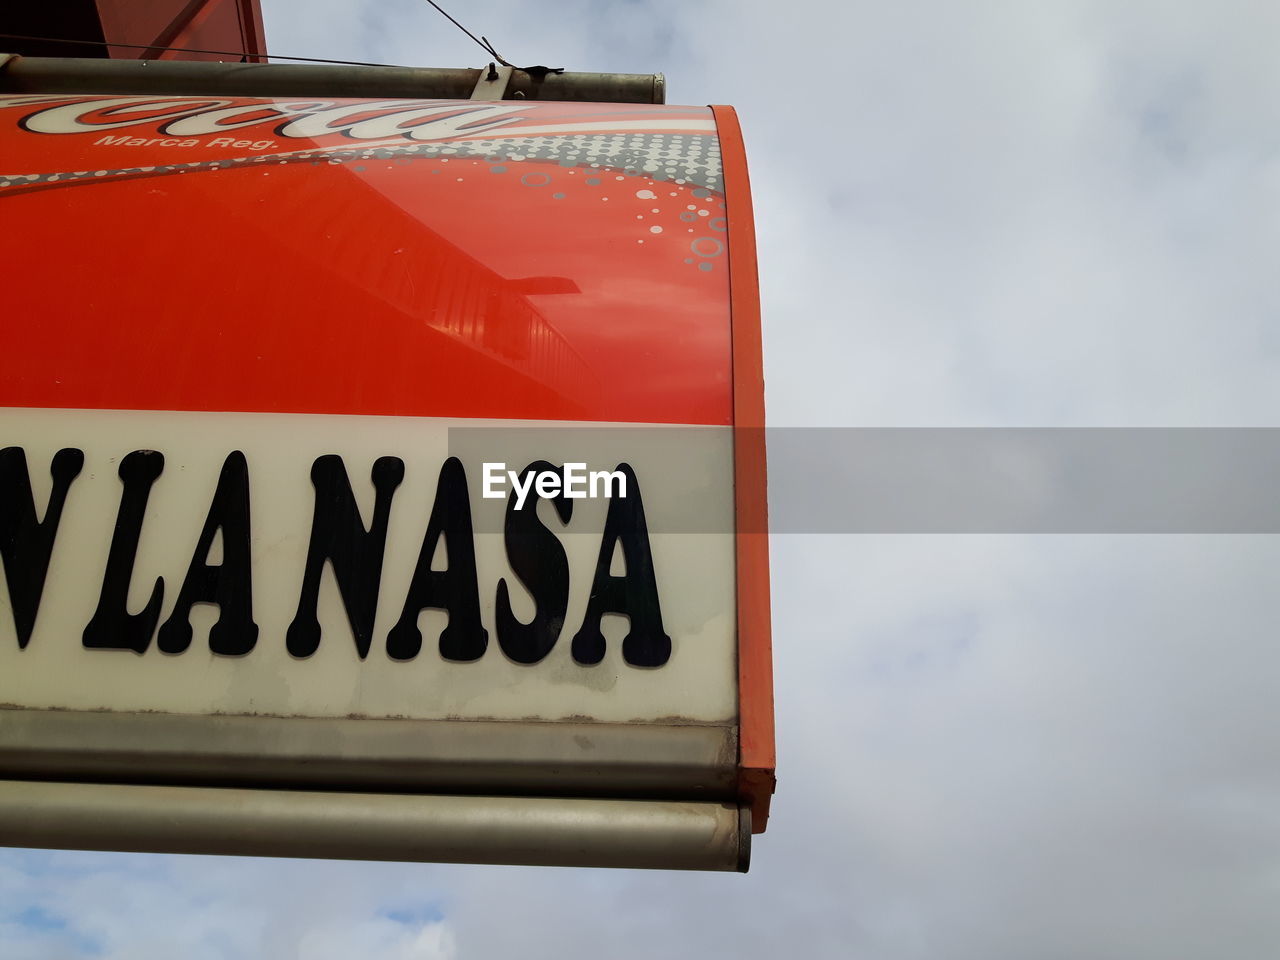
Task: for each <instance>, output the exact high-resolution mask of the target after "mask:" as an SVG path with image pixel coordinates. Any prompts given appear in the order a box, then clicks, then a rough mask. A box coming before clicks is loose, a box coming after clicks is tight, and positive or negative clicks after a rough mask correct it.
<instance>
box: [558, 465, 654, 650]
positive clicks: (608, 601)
mask: <svg viewBox="0 0 1280 960" xmlns="http://www.w3.org/2000/svg"><path fill="white" fill-rule="evenodd" d="M618 469H619V470H620V471H622V473H623V474H624V475H625V476H626V478H627V485H626V491H627V495H626V496H625V497H611V498H610V500H609V513H608V516H606V517H605V521H604V534H603V536H601V538H600V556H599V558H598V559H597V560H596V572H595V577H594V579H593V580H592V582H591V597H590V599H589V600H588V601H587V615H586V617H584V618H583V621H582V626H581V627H580V628H579V629H578V632H577V634H576V635H575V636H574V638H573V648H572V652H573V659H574V660H575V661H577V662H578V663H582V664H588V665H590V664H595V663H599V662H600V661H601V660H602V659H604V648H605V640H604V634H603V633H601V631H600V620H601V618H602V617H603V616H604V615H605V614H606V613H620V614H623V615H624V616H626V617H627V619H628V620H629V621H630V629H629V631H628V633H627V635H626V637H625V638H623V641H622V658H623V659H624V660H625V661H626V662H627V663H629V664H631V665H632V666H635V667H660V666H662V665H663V664H664V663H666V662H667V660H668V659H670V657H671V638H670V637H669V636H667V634H666V631H665V630H664V629H663V627H662V608H661V607H660V606H659V604H658V582H657V579H656V577H655V576H654V572H653V554H652V553H651V551H650V548H649V528H648V524H647V523H646V522H645V518H644V503H643V502H642V501H641V499H640V484H639V482H638V481H637V480H636V474H635V471H634V470H632V469H631V465H630V464H626V463H620V464H618ZM619 541H621V543H622V559H623V560H624V561H625V562H626V565H627V572H626V573H625V574H624V575H623V576H620V577H615V576H613V575H612V574H611V573H610V572H609V566H610V564H611V563H612V562H613V552H614V549H615V547H616V544H617V543H618V542H619Z"/></svg>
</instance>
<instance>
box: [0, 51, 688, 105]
mask: <svg viewBox="0 0 1280 960" xmlns="http://www.w3.org/2000/svg"><path fill="white" fill-rule="evenodd" d="M4 56H8V58H9V59H8V60H7V61H4V60H2V59H0V93H32V94H125V95H128V94H154V95H157V96H159V95H163V96H168V97H174V96H189V95H202V96H209V95H217V96H228V97H380V98H387V99H419V98H425V99H436V100H467V99H471V98H472V96H473V94H474V93H475V92H476V90H477V86H478V85H481V84H483V83H484V82H485V81H486V78H488V77H489V76H490V71H489V69H488V68H485V69H480V70H477V69H458V70H454V69H437V68H428V67H353V66H340V65H332V66H330V65H324V66H319V65H312V64H305V65H304V64H281V63H216V62H209V61H193V60H106V59H91V58H85V59H80V58H75V57H21V56H17V55H5V54H0V58H3V57H4ZM500 69H501V70H502V71H509V74H510V75H509V79H508V82H507V84H506V86H505V88H504V89H503V90H502V92H501V93H500V94H499V96H498V97H496V98H494V97H484V98H482V99H504V100H562V101H563V100H574V101H588V102H596V103H665V102H666V81H665V79H664V78H663V76H662V74H660V73H656V74H653V73H555V72H553V71H545V70H541V69H538V68H532V69H530V70H521V69H518V68H511V67H502V68H500ZM489 82H490V83H493V81H489ZM495 86H496V84H495Z"/></svg>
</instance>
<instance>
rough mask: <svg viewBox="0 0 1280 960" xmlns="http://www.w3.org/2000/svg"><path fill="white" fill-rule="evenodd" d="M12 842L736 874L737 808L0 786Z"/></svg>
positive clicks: (1, 833) (743, 858) (745, 860)
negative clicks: (707, 871) (734, 872)
mask: <svg viewBox="0 0 1280 960" xmlns="http://www.w3.org/2000/svg"><path fill="white" fill-rule="evenodd" d="M0 839H2V840H3V842H4V843H5V844H7V845H10V846H28V847H52V848H59V849H77V850H137V851H141V852H147V853H214V852H216V853H220V854H231V855H243V856H267V857H313V858H324V859H338V860H402V861H435V862H445V863H516V864H533V865H542V866H576V867H632V868H657V869H664V870H730V871H734V870H736V871H738V872H740V873H745V872H746V870H747V866H748V864H749V861H750V854H751V822H750V814H749V813H748V812H747V811H746V810H745V809H742V808H739V807H738V806H737V805H736V804H728V803H678V802H660V801H645V800H583V799H548V798H537V797H535V798H527V797H458V796H414V795H408V794H377V793H330V792H320V791H304V790H242V789H227V788H221V789H219V788H205V787H201V788H193V787H164V786H136V785H120V784H100V783H50V782H47V781H40V782H32V781H16V780H3V781H0Z"/></svg>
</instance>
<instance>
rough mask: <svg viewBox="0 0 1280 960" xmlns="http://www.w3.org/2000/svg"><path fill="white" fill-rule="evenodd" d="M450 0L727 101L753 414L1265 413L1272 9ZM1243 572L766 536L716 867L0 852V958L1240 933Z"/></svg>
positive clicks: (1246, 763) (712, 951)
mask: <svg viewBox="0 0 1280 960" xmlns="http://www.w3.org/2000/svg"><path fill="white" fill-rule="evenodd" d="M263 6H264V9H265V13H266V27H267V37H268V43H269V46H270V48H271V49H272V50H274V51H276V52H278V53H283V54H298V55H304V56H313V57H335V58H349V59H357V60H372V61H378V62H390V63H401V64H419V65H429V66H478V65H479V64H480V62H481V60H482V57H483V55H482V54H481V53H480V51H479V50H477V49H476V48H475V47H473V46H472V45H471V43H470V41H469V40H467V39H466V38H465V37H464V36H462V35H461V34H460V33H458V32H457V31H456V30H454V28H453V27H451V26H449V25H448V24H447V23H445V22H444V21H443V20H442V19H441V18H440V17H439V16H438V15H437V14H436V13H435V12H434V11H432V10H431V9H430V7H428V6H427V5H426V4H425V3H423V2H421V0H323V2H315V0H263ZM456 6H457V9H456V10H454V11H453V12H454V13H455V15H457V16H459V17H460V18H461V19H463V21H464V22H465V23H467V24H468V25H469V26H471V27H472V29H474V30H475V31H476V32H477V33H480V32H483V33H485V34H486V35H487V36H489V37H490V39H492V40H493V41H494V42H495V44H496V45H497V47H498V48H499V50H501V51H502V52H503V54H504V55H505V56H506V57H507V58H508V59H510V60H512V61H513V62H517V63H522V64H524V63H529V64H532V63H545V64H550V65H553V66H561V65H563V66H565V67H568V68H569V69H572V70H586V71H593V70H608V71H622V72H653V71H662V72H664V73H665V74H666V75H667V79H668V84H669V88H668V89H669V91H670V93H669V99H670V100H671V101H672V102H677V103H698V104H703V103H729V104H733V105H735V106H736V107H737V108H738V110H739V113H740V116H741V118H742V122H743V126H744V128H745V133H746V137H747V145H748V151H749V157H750V161H751V170H752V176H753V181H754V194H755V200H756V211H757V220H758V231H759V238H760V266H761V282H762V287H763V296H764V325H765V360H766V374H767V381H768V408H769V415H770V418H771V421H772V422H773V423H774V424H775V425H780V426H788V427H798V426H818V425H820V426H828V427H868V426H877V427H884V426H902V427H906V426H931V427H958V426H969V427H972V426H984V427H1007V426H1038V427H1061V426H1087V427H1153V426H1164V427H1170V426H1198V427H1228V426H1280V376H1278V373H1280V371H1278V370H1277V351H1278V350H1280V333H1278V331H1280V323H1278V322H1277V320H1280V285H1278V284H1277V283H1276V280H1275V277H1276V274H1277V270H1276V267H1275V259H1276V251H1277V249H1280V59H1277V58H1276V56H1275V40H1276V37H1277V36H1280V7H1277V6H1276V5H1275V4H1273V3H1267V2H1265V0H1252V2H1250V0H1218V2H1216V3H1212V4H1210V3H1203V2H1194V0H1160V2H1155V0H1148V2H1139V0H1106V2H1103V0H1096V2H1095V0H1074V2H1065V0H1038V2H1035V3H1017V2H1005V3H984V2H970V3H965V4H955V3H943V2H938V0H932V2H930V0H898V2H895V3H864V2H860V0H855V2H848V3H834V2H826V3H823V2H816V0H790V2H787V3H764V2H760V0H740V2H730V0H681V2H678V3H676V2H670V3H666V2H631V3H621V2H604V0H544V2H541V3H537V4H535V3H516V2H512V0H475V2H472V3H469V4H457V5H456ZM770 470H771V497H772V498H773V500H774V501H775V503H777V502H780V501H783V500H785V499H787V498H794V497H803V496H805V492H806V489H807V484H808V483H809V482H810V481H809V478H807V477H806V476H805V475H804V473H803V472H802V470H801V469H800V468H799V467H798V466H797V465H796V464H794V463H789V462H786V461H780V460H778V459H774V460H773V461H772V462H771V465H770ZM1278 570H1280V549H1278V548H1277V545H1276V542H1275V538H1274V537H1272V536H1263V535H1253V536H1250V535H1236V536H1205V535H1197V536H1192V535H1180V534H1166V535H1160V536H1123V535H1117V534H1111V535H1088V536H1049V535H1033V534H1017V535H1007V534H1006V535H996V534H981V535H964V536H959V535H951V536H936V535H919V534H911V535H907V534H884V535H857V536H854V535H840V536H837V535H825V536H824V535H799V534H784V535H778V536H776V537H775V538H774V542H773V584H774V626H773V630H774V637H775V647H776V670H777V695H778V699H777V715H778V724H779V781H780V782H779V790H778V794H777V797H776V799H775V801H774V808H773V817H772V820H771V823H770V827H769V831H768V833H767V834H765V835H764V836H762V837H758V838H757V842H756V844H755V848H754V855H753V864H752V870H751V873H750V874H748V875H746V876H737V875H718V874H714V875H685V874H675V873H667V872H652V873H647V872H638V871H635V872H633V871H593V870H565V869H535V868H494V867H465V866H437V865H403V864H395V865H392V864H385V865H384V864H350V863H330V862H304V861H271V860H239V859H222V858H211V857H205V858H199V857H158V856H125V855H108V854H92V855H90V854H76V853H46V852H36V851H32V852H27V851H9V852H5V853H3V854H0V905H2V906H0V945H3V950H0V952H3V954H4V955H5V956H6V957H11V958H15V960H28V958H30V960H54V958H59V960H60V958H67V957H90V956H92V957H101V958H110V960H150V958H156V960H172V958H175V957H182V958H183V960H206V958H208V960H222V958H233V957H237V958H239V957H243V958H264V960H265V958H293V957H297V958H302V960H327V958H334V960H339V958H341V960H348V958H352V957H368V958H374V960H384V958H385V960H427V958H433V960H434V958H455V957H457V958H481V957H498V956H503V955H506V954H516V953H518V954H519V955H520V956H523V957H530V958H541V957H548V958H550V957H556V958H576V957H584V958H585V957H592V958H595V957H608V958H619V960H621V958H631V957H636V958H640V957H643V958H653V957H681V956H691V957H692V956H697V957H709V956H723V955H735V956H743V957H753V958H754V957H760V958H765V957H768V958H776V957H778V956H779V955H796V956H805V957H856V958H859V960H863V958H865V960H917V958H918V960H938V958H947V960H953V958H954V960H968V958H973V960H1040V958H1044V960H1075V958H1117V960H1139V958H1153V960H1155V958H1160V960H1167V958H1209V957H1212V958H1216V960H1220V958H1230V960H1237V958H1238V960H1252V958H1264V957H1271V956H1274V955H1275V950H1276V944H1277V943H1278V942H1280V909H1277V904H1278V903H1280V725H1278V724H1277V723H1276V720H1275V716H1276V702H1277V691H1278V690H1280V653H1278V652H1277V644H1276V642H1275V640H1276V634H1277V628H1276V624H1277V623H1280V575H1278Z"/></svg>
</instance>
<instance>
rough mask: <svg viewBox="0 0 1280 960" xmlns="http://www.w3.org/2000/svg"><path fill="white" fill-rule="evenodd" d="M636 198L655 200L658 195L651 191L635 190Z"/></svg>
mask: <svg viewBox="0 0 1280 960" xmlns="http://www.w3.org/2000/svg"><path fill="white" fill-rule="evenodd" d="M636 196H637V197H638V198H639V199H641V200H657V199H658V195H657V194H656V193H654V192H653V191H652V190H637V191H636Z"/></svg>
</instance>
